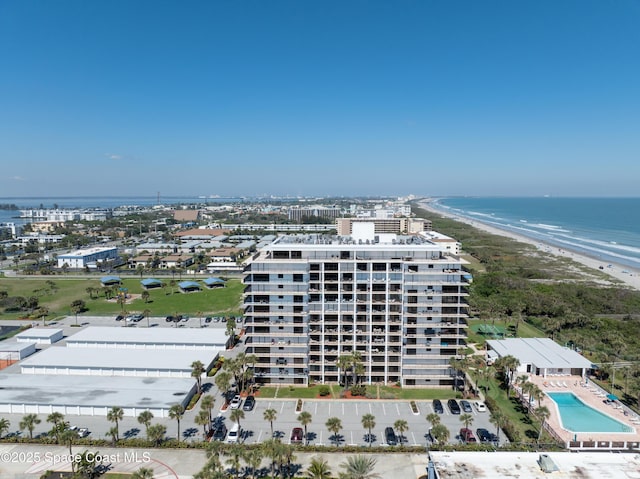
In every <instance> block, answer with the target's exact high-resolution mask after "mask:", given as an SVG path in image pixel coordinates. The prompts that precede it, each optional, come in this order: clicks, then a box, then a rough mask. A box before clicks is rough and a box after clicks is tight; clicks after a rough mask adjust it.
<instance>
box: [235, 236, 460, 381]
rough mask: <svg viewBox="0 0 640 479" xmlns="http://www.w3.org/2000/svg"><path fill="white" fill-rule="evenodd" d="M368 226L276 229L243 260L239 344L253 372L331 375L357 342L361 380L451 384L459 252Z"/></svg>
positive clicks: (293, 377)
mask: <svg viewBox="0 0 640 479" xmlns="http://www.w3.org/2000/svg"><path fill="white" fill-rule="evenodd" d="M369 226H370V228H369V229H368V231H364V233H365V234H364V235H363V231H357V232H356V235H354V236H350V237H346V236H343V237H340V236H327V235H296V236H281V237H279V238H277V239H276V240H275V241H274V242H273V243H271V244H270V245H268V246H266V247H265V248H263V249H261V250H260V251H259V252H258V253H257V254H255V255H254V256H253V258H252V259H251V260H249V261H248V264H247V265H246V267H245V270H244V273H245V277H244V283H245V285H246V287H245V293H244V304H245V316H246V322H245V327H246V344H247V353H248V354H255V355H256V356H257V358H258V361H257V363H256V367H255V377H256V379H257V380H258V382H260V383H263V384H299V385H305V384H311V383H331V382H339V381H341V379H342V377H343V376H344V375H345V374H347V372H346V371H340V370H339V368H338V358H339V357H340V356H342V355H348V354H352V352H353V351H357V352H358V353H359V356H360V358H361V361H362V370H361V371H360V374H359V377H360V380H361V381H362V382H363V383H365V384H372V383H383V384H395V383H399V384H401V385H402V386H432V387H447V386H449V387H450V386H451V385H453V384H454V371H453V370H452V368H451V366H450V364H449V362H450V359H451V358H452V357H454V356H455V355H456V351H457V350H458V349H459V348H460V347H462V346H464V345H465V338H466V328H467V321H466V318H467V314H468V305H467V295H468V284H469V282H470V280H471V278H470V275H469V274H468V273H467V272H465V271H464V269H463V266H464V264H465V263H466V262H465V261H464V260H463V259H461V258H460V257H459V256H456V255H453V254H451V252H450V251H447V250H446V249H445V248H443V247H442V246H441V245H439V244H437V243H434V242H431V241H429V240H428V239H426V238H425V237H422V236H397V235H375V234H374V232H373V225H369ZM348 374H350V373H348Z"/></svg>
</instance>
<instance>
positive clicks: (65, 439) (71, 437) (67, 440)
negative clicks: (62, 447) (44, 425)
mask: <svg viewBox="0 0 640 479" xmlns="http://www.w3.org/2000/svg"><path fill="white" fill-rule="evenodd" d="M76 439H78V433H77V432H76V431H72V430H71V429H65V430H64V431H62V434H60V442H62V443H63V444H66V445H68V446H69V456H73V451H72V450H71V448H72V446H73V441H75V440H76Z"/></svg>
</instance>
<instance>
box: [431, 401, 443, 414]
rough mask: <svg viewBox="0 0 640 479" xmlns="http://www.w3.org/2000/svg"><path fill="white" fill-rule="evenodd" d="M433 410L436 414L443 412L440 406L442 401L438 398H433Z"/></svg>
mask: <svg viewBox="0 0 640 479" xmlns="http://www.w3.org/2000/svg"><path fill="white" fill-rule="evenodd" d="M433 410H434V411H435V412H437V413H438V414H444V408H443V407H442V401H440V399H434V400H433Z"/></svg>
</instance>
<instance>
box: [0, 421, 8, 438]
mask: <svg viewBox="0 0 640 479" xmlns="http://www.w3.org/2000/svg"><path fill="white" fill-rule="evenodd" d="M10 427H11V422H10V421H9V420H8V419H7V418H4V417H3V418H0V437H2V436H4V435H5V434H6V433H7V431H9V428H10Z"/></svg>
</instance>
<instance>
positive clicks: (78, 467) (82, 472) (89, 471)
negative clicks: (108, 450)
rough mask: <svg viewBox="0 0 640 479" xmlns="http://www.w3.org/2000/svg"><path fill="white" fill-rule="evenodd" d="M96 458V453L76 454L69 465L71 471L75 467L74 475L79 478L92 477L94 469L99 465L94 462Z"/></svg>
mask: <svg viewBox="0 0 640 479" xmlns="http://www.w3.org/2000/svg"><path fill="white" fill-rule="evenodd" d="M96 457H98V454H97V453H89V451H86V450H85V451H82V452H81V453H80V454H77V455H76V456H75V458H74V460H73V461H72V463H71V467H72V469H73V468H74V467H75V471H76V474H78V475H79V476H80V477H92V476H93V472H94V470H95V468H96V467H97V466H98V465H99V464H101V462H98V461H96Z"/></svg>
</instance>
